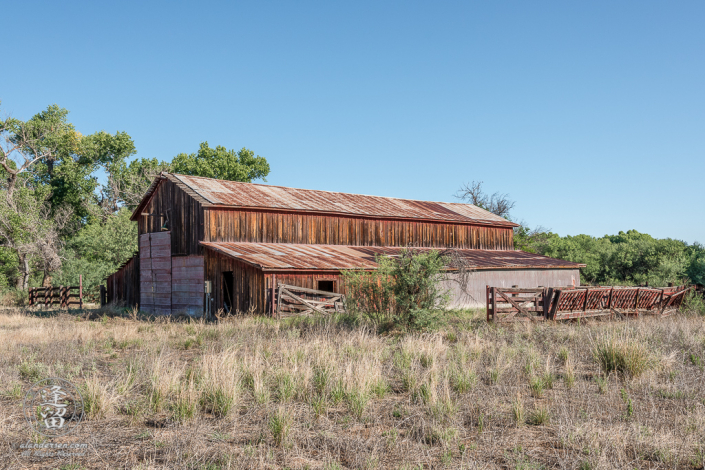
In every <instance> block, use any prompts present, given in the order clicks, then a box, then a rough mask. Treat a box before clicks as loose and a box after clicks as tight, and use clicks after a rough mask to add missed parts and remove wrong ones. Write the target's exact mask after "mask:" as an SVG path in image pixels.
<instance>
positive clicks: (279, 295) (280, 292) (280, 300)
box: [277, 285, 282, 318]
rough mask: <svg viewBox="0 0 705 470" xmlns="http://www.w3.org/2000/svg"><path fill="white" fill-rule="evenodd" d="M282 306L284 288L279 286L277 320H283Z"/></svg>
mask: <svg viewBox="0 0 705 470" xmlns="http://www.w3.org/2000/svg"><path fill="white" fill-rule="evenodd" d="M281 305H282V286H281V285H280V286H279V289H278V292H277V318H281V310H280V309H281Z"/></svg>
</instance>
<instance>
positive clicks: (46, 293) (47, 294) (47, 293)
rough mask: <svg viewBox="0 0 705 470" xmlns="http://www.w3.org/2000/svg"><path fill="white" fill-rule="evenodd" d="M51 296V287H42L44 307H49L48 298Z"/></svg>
mask: <svg viewBox="0 0 705 470" xmlns="http://www.w3.org/2000/svg"><path fill="white" fill-rule="evenodd" d="M50 298H51V287H45V288H44V308H48V307H49V299H50Z"/></svg>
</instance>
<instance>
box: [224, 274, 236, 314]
mask: <svg viewBox="0 0 705 470" xmlns="http://www.w3.org/2000/svg"><path fill="white" fill-rule="evenodd" d="M234 285H235V278H234V277H233V272H232V271H224V272H223V310H225V313H232V311H233V286H234Z"/></svg>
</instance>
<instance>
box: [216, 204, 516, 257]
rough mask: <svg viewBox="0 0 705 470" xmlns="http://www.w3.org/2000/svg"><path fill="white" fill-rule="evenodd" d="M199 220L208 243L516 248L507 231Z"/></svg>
mask: <svg viewBox="0 0 705 470" xmlns="http://www.w3.org/2000/svg"><path fill="white" fill-rule="evenodd" d="M203 221H204V226H205V229H204V241H209V242H221V241H230V242H238V241H239V242H253V243H303V244H326V245H354V246H408V245H409V244H413V245H416V246H424V247H439V248H467V249H479V250H513V249H514V231H513V229H512V228H511V227H491V226H478V225H462V224H451V223H436V222H415V221H408V220H388V219H363V218H358V217H342V216H329V215H313V214H299V213H278V212H267V211H247V210H230V209H227V210H225V209H212V208H205V209H204V210H203Z"/></svg>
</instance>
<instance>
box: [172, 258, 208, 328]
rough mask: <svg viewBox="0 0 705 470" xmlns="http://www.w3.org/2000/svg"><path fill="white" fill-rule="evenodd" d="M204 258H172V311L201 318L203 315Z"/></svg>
mask: <svg viewBox="0 0 705 470" xmlns="http://www.w3.org/2000/svg"><path fill="white" fill-rule="evenodd" d="M203 276H204V272H203V256H174V257H172V258H171V311H172V313H174V314H178V313H186V314H189V315H195V316H200V315H201V314H202V313H203V290H204V289H203V281H204V278H203Z"/></svg>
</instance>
